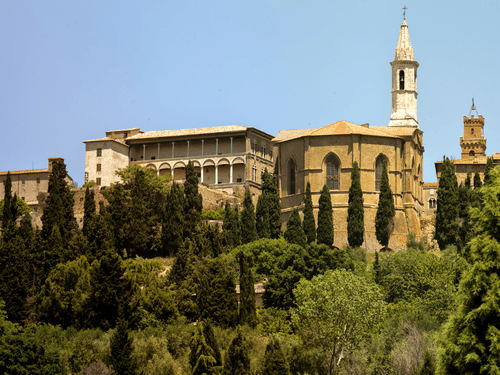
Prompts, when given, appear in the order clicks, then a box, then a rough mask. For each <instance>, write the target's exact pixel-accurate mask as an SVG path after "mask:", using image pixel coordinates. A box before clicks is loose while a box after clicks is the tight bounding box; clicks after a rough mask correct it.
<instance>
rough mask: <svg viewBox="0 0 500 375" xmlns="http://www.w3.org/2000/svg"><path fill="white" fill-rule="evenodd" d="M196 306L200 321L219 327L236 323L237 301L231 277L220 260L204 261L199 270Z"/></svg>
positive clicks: (232, 325)
mask: <svg viewBox="0 0 500 375" xmlns="http://www.w3.org/2000/svg"><path fill="white" fill-rule="evenodd" d="M196 304H197V306H198V311H199V316H200V319H202V320H210V321H212V322H213V323H214V324H217V325H219V326H221V327H224V328H225V327H234V326H235V325H236V324H237V322H238V299H237V296H236V289H235V284H234V281H233V278H232V275H231V274H230V273H229V272H228V271H227V269H226V267H225V266H224V264H223V262H222V261H221V260H220V259H213V260H206V261H205V263H204V265H203V267H202V268H201V270H200V276H199V282H198V287H197V291H196Z"/></svg>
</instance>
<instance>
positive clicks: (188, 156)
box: [187, 141, 189, 157]
mask: <svg viewBox="0 0 500 375" xmlns="http://www.w3.org/2000/svg"><path fill="white" fill-rule="evenodd" d="M187 143H188V148H187V157H189V141H187Z"/></svg>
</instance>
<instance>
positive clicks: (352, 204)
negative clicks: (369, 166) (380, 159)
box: [347, 161, 365, 247]
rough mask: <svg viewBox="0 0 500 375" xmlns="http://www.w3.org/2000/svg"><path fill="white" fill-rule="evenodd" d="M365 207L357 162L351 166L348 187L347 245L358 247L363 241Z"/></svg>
mask: <svg viewBox="0 0 500 375" xmlns="http://www.w3.org/2000/svg"><path fill="white" fill-rule="evenodd" d="M364 232H365V209H364V207H363V191H362V190H361V181H360V176H359V168H358V162H357V161H355V162H354V164H353V166H352V173H351V187H350V188H349V207H348V209H347V240H348V242H349V246H351V247H360V246H361V245H362V244H363V241H364V238H363V236H364Z"/></svg>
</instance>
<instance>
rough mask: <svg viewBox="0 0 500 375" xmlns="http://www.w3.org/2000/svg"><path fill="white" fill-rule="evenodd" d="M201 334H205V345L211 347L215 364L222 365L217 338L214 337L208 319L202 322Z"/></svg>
mask: <svg viewBox="0 0 500 375" xmlns="http://www.w3.org/2000/svg"><path fill="white" fill-rule="evenodd" d="M202 327H203V336H205V341H206V342H207V345H208V346H210V347H211V348H212V350H213V351H214V359H215V364H216V365H217V366H222V357H221V354H220V348H219V344H218V343H217V339H216V338H215V333H214V329H213V328H212V324H210V321H205V322H203V325H202Z"/></svg>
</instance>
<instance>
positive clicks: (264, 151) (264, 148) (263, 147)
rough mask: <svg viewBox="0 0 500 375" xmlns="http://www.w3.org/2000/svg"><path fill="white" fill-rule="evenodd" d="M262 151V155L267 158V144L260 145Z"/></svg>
mask: <svg viewBox="0 0 500 375" xmlns="http://www.w3.org/2000/svg"><path fill="white" fill-rule="evenodd" d="M260 153H261V156H262V157H263V158H265V157H266V146H264V145H262V146H261V147H260Z"/></svg>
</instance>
